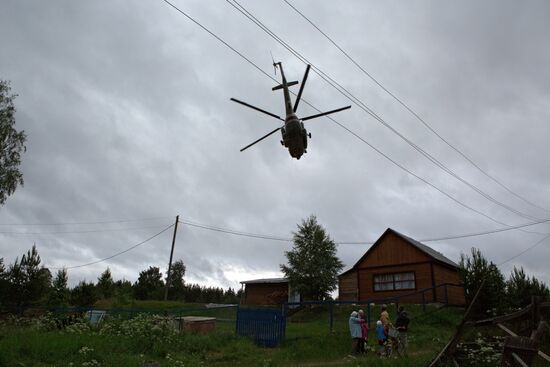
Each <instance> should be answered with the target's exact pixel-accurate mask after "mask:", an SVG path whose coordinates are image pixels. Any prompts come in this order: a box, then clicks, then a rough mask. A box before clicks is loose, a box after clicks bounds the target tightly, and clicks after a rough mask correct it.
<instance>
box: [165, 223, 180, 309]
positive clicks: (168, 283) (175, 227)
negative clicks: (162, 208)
mask: <svg viewBox="0 0 550 367" xmlns="http://www.w3.org/2000/svg"><path fill="white" fill-rule="evenodd" d="M179 219H180V216H179V215H176V224H175V225H174V235H173V236H172V249H171V250H170V261H169V262H168V275H167V276H166V286H165V288H164V300H165V301H168V288H169V287H170V270H172V257H173V256H174V245H175V244H176V234H177V233H178V221H179Z"/></svg>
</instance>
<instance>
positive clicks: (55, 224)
mask: <svg viewBox="0 0 550 367" xmlns="http://www.w3.org/2000/svg"><path fill="white" fill-rule="evenodd" d="M166 218H171V217H150V218H141V219H118V220H104V221H95V222H63V223H0V226H29V227H31V226H69V225H84V224H110V223H130V222H144V221H150V220H157V219H166Z"/></svg>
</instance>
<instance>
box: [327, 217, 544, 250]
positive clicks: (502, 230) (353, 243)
mask: <svg viewBox="0 0 550 367" xmlns="http://www.w3.org/2000/svg"><path fill="white" fill-rule="evenodd" d="M548 222H550V219H544V220H540V221H536V222H530V223H524V224H520V225H516V226H510V227H504V228H497V229H492V230H488V231H481V232H473V233H463V234H457V235H448V236H442V237H428V238H422V239H419V240H418V241H419V242H436V241H447V240H456V239H460V238H468V237H478V236H485V235H489V234H494V233H500V232H507V231H513V230H515V229H520V228H525V227H530V226H535V225H537V224H542V223H548ZM337 244H339V245H372V244H374V242H360V241H357V242H337Z"/></svg>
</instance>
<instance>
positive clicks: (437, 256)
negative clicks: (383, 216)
mask: <svg viewBox="0 0 550 367" xmlns="http://www.w3.org/2000/svg"><path fill="white" fill-rule="evenodd" d="M389 229H390V230H391V231H392V232H393V233H395V234H396V235H398V236H399V237H401V238H403V239H404V240H405V241H407V242H409V243H410V244H411V245H413V246H415V247H416V248H418V249H419V250H420V251H422V252H425V253H426V254H428V255H430V256H431V257H433V258H434V259H436V260H439V261H441V262H444V263H446V264H448V265H451V266H454V267H455V268H458V264H457V263H455V262H454V261H452V260H450V259H448V258H446V257H445V256H444V255H443V254H442V253H441V252H438V251H435V250H434V249H433V248H431V247H428V246H426V245H425V244H423V243H421V242H418V241H417V240H415V239H413V238H410V237H408V236H405V235H404V234H402V233H399V232H397V231H396V230H394V229H391V228H389Z"/></svg>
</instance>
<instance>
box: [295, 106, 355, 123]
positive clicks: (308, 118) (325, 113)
mask: <svg viewBox="0 0 550 367" xmlns="http://www.w3.org/2000/svg"><path fill="white" fill-rule="evenodd" d="M348 108H351V106H346V107H342V108H338V109H336V110H332V111H328V112H321V113H318V114H317V115H311V116H308V117H304V118H302V121H306V120H311V119H315V118H317V117H321V116H326V115H330V114H331V113H336V112H340V111H343V110H347V109H348Z"/></svg>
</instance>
